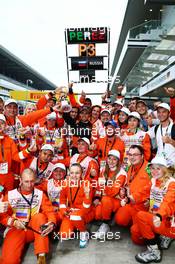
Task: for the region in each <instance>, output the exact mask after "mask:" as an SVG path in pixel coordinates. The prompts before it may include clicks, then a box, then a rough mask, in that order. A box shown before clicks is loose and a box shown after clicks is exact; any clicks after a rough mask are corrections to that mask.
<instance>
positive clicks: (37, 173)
mask: <svg viewBox="0 0 175 264" xmlns="http://www.w3.org/2000/svg"><path fill="white" fill-rule="evenodd" d="M38 163H39V160H38V159H37V162H36V175H37V177H39V176H40V175H42V174H43V173H44V172H45V171H46V170H47V167H48V165H49V164H47V166H46V168H45V169H44V170H42V171H39V169H38V165H39V164H38Z"/></svg>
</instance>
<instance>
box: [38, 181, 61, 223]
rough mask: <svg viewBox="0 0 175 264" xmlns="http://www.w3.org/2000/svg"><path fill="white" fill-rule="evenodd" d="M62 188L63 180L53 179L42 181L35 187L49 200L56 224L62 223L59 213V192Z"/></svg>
mask: <svg viewBox="0 0 175 264" xmlns="http://www.w3.org/2000/svg"><path fill="white" fill-rule="evenodd" d="M63 186H64V180H63V181H62V180H55V179H53V178H51V179H49V180H45V181H43V182H42V183H41V184H39V185H37V186H36V188H37V189H39V190H42V191H43V192H45V193H47V195H48V197H49V200H50V201H51V203H52V206H53V207H54V211H55V215H56V218H57V224H58V223H60V222H61V221H62V216H61V213H60V208H59V206H60V192H61V189H62V187H63Z"/></svg>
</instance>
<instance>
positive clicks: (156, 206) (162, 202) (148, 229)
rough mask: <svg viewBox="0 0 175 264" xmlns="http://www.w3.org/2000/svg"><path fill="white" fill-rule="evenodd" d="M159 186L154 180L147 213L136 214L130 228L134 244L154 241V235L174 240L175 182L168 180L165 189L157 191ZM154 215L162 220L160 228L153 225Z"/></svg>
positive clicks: (157, 181) (158, 182)
mask: <svg viewBox="0 0 175 264" xmlns="http://www.w3.org/2000/svg"><path fill="white" fill-rule="evenodd" d="M160 184H161V182H160V180H156V185H155V186H156V188H155V193H154V196H153V197H154V199H152V198H151V197H152V195H150V208H149V212H144V211H140V212H138V214H137V217H136V223H135V224H134V225H133V226H132V228H131V238H132V240H133V241H134V242H135V243H136V244H141V245H142V244H144V239H148V240H149V239H154V238H155V234H161V235H164V236H167V237H171V238H173V239H175V221H174V217H175V180H174V179H171V178H170V181H169V182H167V184H166V185H165V187H164V188H160V189H159V187H160ZM152 187H153V186H152ZM152 187H151V189H152ZM151 193H152V192H151ZM156 196H157V198H158V199H157V198H156ZM156 199H157V201H156ZM155 214H158V215H160V216H161V218H162V222H161V225H160V227H155V226H154V225H153V215H155Z"/></svg>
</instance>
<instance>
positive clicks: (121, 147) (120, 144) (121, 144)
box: [115, 140, 125, 162]
mask: <svg viewBox="0 0 175 264" xmlns="http://www.w3.org/2000/svg"><path fill="white" fill-rule="evenodd" d="M115 147H116V149H117V150H118V151H120V161H121V162H123V157H124V153H125V144H124V142H123V141H122V140H119V141H118V143H117V145H115Z"/></svg>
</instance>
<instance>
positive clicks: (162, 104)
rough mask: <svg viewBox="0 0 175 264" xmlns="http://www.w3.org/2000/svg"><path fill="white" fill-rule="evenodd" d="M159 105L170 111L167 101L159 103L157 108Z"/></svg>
mask: <svg viewBox="0 0 175 264" xmlns="http://www.w3.org/2000/svg"><path fill="white" fill-rule="evenodd" d="M159 107H162V108H165V109H166V110H168V111H169V112H170V106H169V104H167V103H161V104H159V105H158V106H157V108H159Z"/></svg>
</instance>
